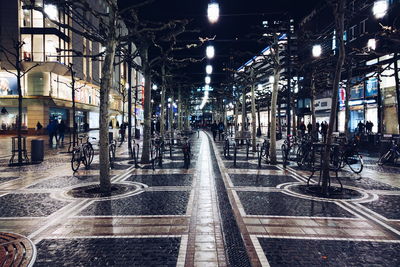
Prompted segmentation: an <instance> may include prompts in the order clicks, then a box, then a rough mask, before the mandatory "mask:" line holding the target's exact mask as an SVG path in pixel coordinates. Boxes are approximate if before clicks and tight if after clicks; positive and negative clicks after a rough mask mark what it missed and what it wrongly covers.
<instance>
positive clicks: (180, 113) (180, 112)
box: [178, 87, 182, 131]
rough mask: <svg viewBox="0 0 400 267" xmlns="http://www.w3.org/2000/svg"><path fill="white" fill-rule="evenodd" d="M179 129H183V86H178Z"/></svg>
mask: <svg viewBox="0 0 400 267" xmlns="http://www.w3.org/2000/svg"><path fill="white" fill-rule="evenodd" d="M178 130H179V131H182V95H181V87H179V88H178Z"/></svg>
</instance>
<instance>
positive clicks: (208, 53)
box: [206, 45, 215, 59]
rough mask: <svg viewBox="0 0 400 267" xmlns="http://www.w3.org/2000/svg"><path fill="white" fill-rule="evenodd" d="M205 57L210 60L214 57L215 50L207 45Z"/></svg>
mask: <svg viewBox="0 0 400 267" xmlns="http://www.w3.org/2000/svg"><path fill="white" fill-rule="evenodd" d="M206 56H207V58H208V59H212V58H213V57H214V56H215V49H214V46H212V45H209V46H207V48H206Z"/></svg>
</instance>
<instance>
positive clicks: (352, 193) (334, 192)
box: [277, 183, 377, 202]
mask: <svg viewBox="0 0 400 267" xmlns="http://www.w3.org/2000/svg"><path fill="white" fill-rule="evenodd" d="M277 187H278V188H282V189H284V190H283V191H282V192H283V193H285V194H288V195H291V196H295V197H300V198H305V199H312V200H319V201H337V200H342V201H351V202H370V201H373V200H376V199H377V195H376V194H372V193H369V192H367V191H365V190H362V189H359V188H356V187H352V186H343V189H342V190H341V189H340V185H337V184H333V185H332V186H331V188H330V189H329V192H328V193H327V194H322V192H321V187H320V186H318V185H317V184H310V185H309V186H307V185H306V184H304V183H285V184H281V185H278V186H277Z"/></svg>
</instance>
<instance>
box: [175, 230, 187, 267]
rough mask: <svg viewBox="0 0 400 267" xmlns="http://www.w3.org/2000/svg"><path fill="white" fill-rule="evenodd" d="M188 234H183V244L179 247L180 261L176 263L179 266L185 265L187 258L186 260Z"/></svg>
mask: <svg viewBox="0 0 400 267" xmlns="http://www.w3.org/2000/svg"><path fill="white" fill-rule="evenodd" d="M188 241H189V240H188V236H187V235H183V236H182V238H181V245H180V247H179V253H178V261H177V263H176V266H177V267H184V266H185V260H186V251H187V247H188Z"/></svg>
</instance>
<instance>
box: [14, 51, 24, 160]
mask: <svg viewBox="0 0 400 267" xmlns="http://www.w3.org/2000/svg"><path fill="white" fill-rule="evenodd" d="M16 55H17V57H16V66H17V88H18V117H17V136H18V140H17V142H18V164H22V160H23V159H22V88H21V79H22V74H21V65H20V60H19V57H20V53H19V49H17V51H16Z"/></svg>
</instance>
